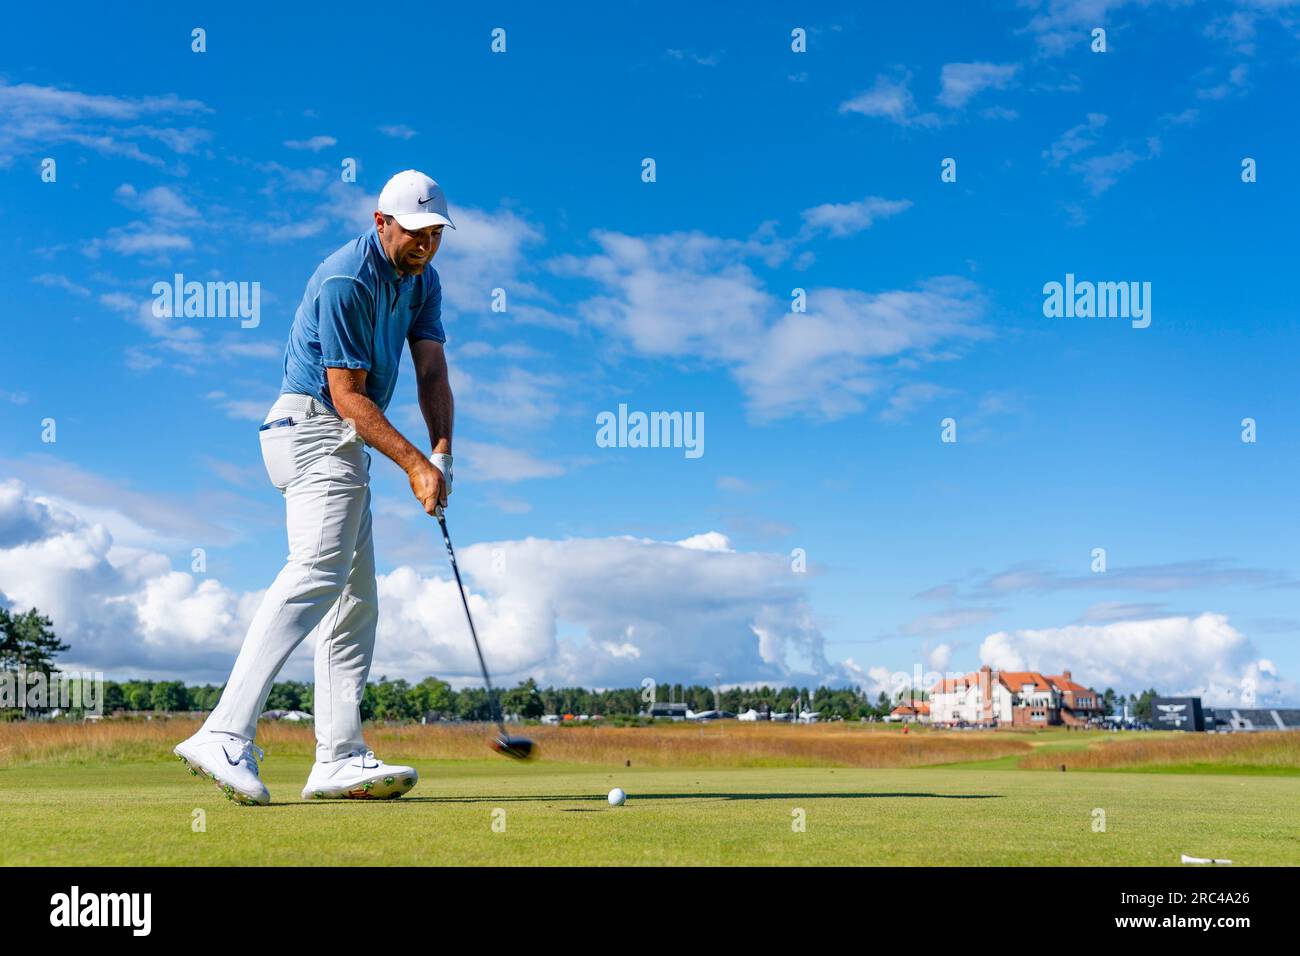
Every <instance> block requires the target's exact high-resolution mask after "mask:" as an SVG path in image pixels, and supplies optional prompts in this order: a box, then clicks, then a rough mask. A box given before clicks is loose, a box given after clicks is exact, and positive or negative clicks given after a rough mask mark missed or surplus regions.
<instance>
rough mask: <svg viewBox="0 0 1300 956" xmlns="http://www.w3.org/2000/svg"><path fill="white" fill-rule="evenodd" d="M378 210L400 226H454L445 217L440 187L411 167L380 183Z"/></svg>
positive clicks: (444, 205)
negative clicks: (382, 184) (381, 189)
mask: <svg viewBox="0 0 1300 956" xmlns="http://www.w3.org/2000/svg"><path fill="white" fill-rule="evenodd" d="M379 211H380V212H382V213H384V214H385V215H388V216H392V217H393V218H394V219H396V220H397V223H398V225H400V226H401V227H402V228H403V229H411V230H415V229H425V228H427V227H429V226H451V228H453V229H455V228H456V224H455V223H453V222H452V221H451V219H450V218H448V216H447V197H446V196H444V195H443V193H442V187H441V186H439V185H438V184H437V183H436V182H434V181H433V180H432V179H430V178H429V177H428V176H426V175H424V173H421V172H418V171H417V170H414V169H407V170H404V171H402V172H400V173H398V174H397V175H396V176H394V177H393V178H392V179H390V180H389V181H388V182H387V183H385V184H384V188H383V191H382V192H380V194H379Z"/></svg>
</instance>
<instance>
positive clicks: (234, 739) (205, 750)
mask: <svg viewBox="0 0 1300 956" xmlns="http://www.w3.org/2000/svg"><path fill="white" fill-rule="evenodd" d="M172 753H174V754H176V756H178V757H180V758H181V762H182V763H184V764H185V766H187V767H189V768H190V773H192V774H194V776H196V777H198V776H205V777H208V778H209V779H211V780H212V782H213V783H215V784H216V785H217V789H218V790H220V791H221V792H222V793H224V794H225V795H226V797H227V798H228V799H230V800H233V801H234V802H235V803H242V804H244V805H246V806H262V807H264V806H266V805H267V804H268V803H270V802H271V794H270V793H269V792H267V789H266V785H265V784H263V783H262V781H261V778H259V777H258V775H257V761H259V760H262V759H264V758H265V756H266V754H265V753H263V752H262V748H261V747H259V746H257V745H256V744H254V743H253V742H252V741H251V740H248V739H246V738H244V737H240V736H239V735H238V734H227V733H222V732H219V731H212V730H200V731H199V732H198V733H197V734H195V735H194V736H193V737H190V738H189V739H188V740H182V741H181V742H180V743H178V744H177V745H176V748H175V749H174V750H173V751H172Z"/></svg>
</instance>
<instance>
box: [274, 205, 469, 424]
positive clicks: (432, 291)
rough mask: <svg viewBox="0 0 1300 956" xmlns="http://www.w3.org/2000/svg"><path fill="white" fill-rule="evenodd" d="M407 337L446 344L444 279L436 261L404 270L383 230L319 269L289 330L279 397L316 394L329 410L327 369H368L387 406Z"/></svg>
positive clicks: (374, 395) (370, 383) (375, 397)
mask: <svg viewBox="0 0 1300 956" xmlns="http://www.w3.org/2000/svg"><path fill="white" fill-rule="evenodd" d="M407 339H411V340H417V339H432V340H433V341H434V342H446V341H447V336H446V335H445V334H444V333H443V331H442V283H441V282H440V281H439V279H438V273H437V271H436V270H435V269H434V268H433V263H429V265H427V266H425V267H424V272H422V273H421V274H420V275H418V276H408V275H403V274H401V273H399V272H398V271H397V270H396V269H395V268H393V264H392V263H391V262H389V261H388V257H387V256H385V255H384V250H383V247H382V246H381V245H380V244H379V231H378V230H377V229H375V228H374V227H371V229H370V232H369V233H367V234H365V235H361V236H358V237H357V238H356V239H354V240H352V241H351V242H349V243H348V244H347V245H345V246H344V247H343V248H341V249H339V250H338V251H337V252H335V253H334V254H332V255H331V256H330V257H329V258H328V259H326V260H325V261H324V262H322V263H321V264H320V265H319V266H317V267H316V271H315V272H314V273H313V274H312V277H311V281H309V282H308V283H307V291H306V292H304V293H303V296H302V302H301V303H300V304H299V305H298V311H297V313H295V315H294V317H293V326H292V328H290V329H289V344H288V345H286V346H285V349H284V379H283V381H282V382H281V383H280V394H281V395H286V394H301V395H311V396H313V397H314V398H316V399H318V400H320V401H322V402H324V403H325V404H326V405H328V406H329V407H330V408H334V403H333V402H332V401H331V400H330V390H329V382H328V381H327V380H326V376H325V369H327V368H363V369H365V370H366V394H367V395H369V396H370V398H371V400H372V401H373V402H374V403H375V404H376V405H378V406H379V408H380V410H381V411H382V410H385V409H387V408H388V403H389V401H390V400H391V399H392V397H393V389H394V388H395V387H396V386H397V370H398V367H399V365H400V364H401V360H402V345H403V343H405V342H406V341H407Z"/></svg>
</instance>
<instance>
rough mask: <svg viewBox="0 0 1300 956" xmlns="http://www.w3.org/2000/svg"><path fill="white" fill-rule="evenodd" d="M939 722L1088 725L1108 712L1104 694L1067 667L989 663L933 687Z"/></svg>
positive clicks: (933, 715)
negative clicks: (1047, 669) (1013, 667)
mask: <svg viewBox="0 0 1300 956" xmlns="http://www.w3.org/2000/svg"><path fill="white" fill-rule="evenodd" d="M927 703H928V704H929V710H930V713H929V718H930V723H931V724H933V725H934V726H936V727H955V726H963V725H964V726H968V727H1054V726H1062V725H1063V726H1068V727H1086V726H1087V725H1088V724H1089V723H1090V722H1092V721H1095V720H1099V719H1100V718H1101V717H1103V716H1104V715H1105V712H1106V711H1105V707H1104V705H1103V704H1102V701H1101V695H1100V694H1098V693H1097V692H1096V691H1095V690H1093V689H1092V688H1090V687H1084V686H1083V685H1082V684H1076V683H1075V682H1074V680H1073V679H1072V678H1071V676H1070V672H1069V671H1065V672H1064V673H1061V674H1040V673H1039V672H1038V671H996V670H993V669H992V668H990V667H989V666H988V665H987V664H985V665H984V666H983V667H981V668H980V669H979V670H978V671H974V672H972V673H970V674H966V675H965V676H962V677H953V678H949V679H946V680H943V681H940V682H939V683H938V684H935V685H934V687H932V688H931V689H930V693H929V699H928V701H927Z"/></svg>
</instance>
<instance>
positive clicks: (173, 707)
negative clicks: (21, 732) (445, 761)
mask: <svg viewBox="0 0 1300 956" xmlns="http://www.w3.org/2000/svg"><path fill="white" fill-rule="evenodd" d="M221 691H222V688H221V687H220V686H217V685H214V684H202V685H198V686H186V685H185V684H184V683H183V682H181V681H147V680H134V681H105V682H104V696H103V701H104V712H105V713H106V714H108V713H112V712H113V711H117V710H127V711H153V712H157V713H185V712H189V711H206V710H212V708H213V707H215V706H216V704H217V700H218V699H219V698H220V697H221ZM500 694H501V709H502V710H503V711H504V712H505V713H507V714H517V715H518V716H520V717H522V718H524V719H535V718H538V717H541V716H542V715H543V714H558V715H564V714H573V715H574V716H579V715H583V714H585V715H588V716H601V717H634V716H636V715H638V714H640V713H643V712H645V711H647V710H648V709H649V706H650V704H649V701H648V700H647V699H646V697H647V694H646V692H645V691H644V690H643V689H642V688H640V687H634V688H616V689H611V690H588V689H587V688H585V687H546V688H542V687H538V686H537V682H536V681H535V680H533V679H532V678H529V679H528V680H525V681H522V682H520V683H519V684H518V685H516V686H515V687H511V688H508V689H506V690H503V691H501V692H500ZM312 697H313V687H312V685H311V684H309V683H304V682H300V681H280V682H277V683H276V684H274V685H273V686H272V688H271V693H270V695H269V696H268V697H267V700H266V707H267V709H268V710H299V711H306V712H307V713H311V712H312ZM655 697H656V699H657V700H660V701H667V700H669V699H671V700H674V701H680V702H684V703H685V704H686V706H687V707H689V708H690V709H691V710H694V711H704V710H713V709H715V708H716V704H717V698H716V695H715V693H714V690H713V688H711V687H706V686H704V685H702V684H696V685H682V684H672V685H668V684H660V685H658V687H657V691H656V695H655ZM721 700H722V709H723V710H726V711H730V712H732V713H743V712H744V711H746V710H749V709H750V708H753V709H754V710H763V709H765V708H766V709H767V710H770V711H772V712H774V713H783V712H788V711H791V710H793V709H794V705H795V702H796V701H799V702H800V704H799V706H800V708H801V709H805V710H807V709H815V710H817V712H818V713H820V714H821V716H822V718H823V719H825V718H830V717H842V718H844V719H846V720H852V719H857V718H860V717H877V718H878V717H883V716H884V715H886V714H888V713H889V711H890V710H891V709H892V707H893V703H891V701H890V698H889V697H888V695H886V694H883V693H882V694H880V695H879V696H878V697H877V698H876V700H875V701H872V700H871V699H870V698H869V696H868V695H866V694H864V693H862V692H861V691H858V690H855V689H853V688H847V687H846V688H831V687H818V688H816V689H815V690H814V689H812V688H809V687H775V688H774V687H767V686H763V687H756V688H749V689H746V688H738V687H733V688H731V689H729V690H724V691H723V692H722V698H721ZM361 716H362V718H363V719H365V720H418V719H420V718H423V717H429V718H433V719H442V720H490V719H491V718H492V716H493V711H492V706H491V702H490V701H489V700H488V696H487V692H486V691H485V690H484V689H483V688H481V687H466V688H464V689H462V690H455V689H453V688H452V686H451V685H450V684H449V683H447V682H446V681H444V680H439V679H438V678H436V677H426V678H425V679H424V680H422V681H420V682H419V683H418V684H411V683H409V682H407V681H405V680H388V679H387V678H386V677H381V678H380V679H379V680H378V681H372V682H370V683H369V684H367V685H366V690H365V693H364V695H363V696H362V699H361Z"/></svg>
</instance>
